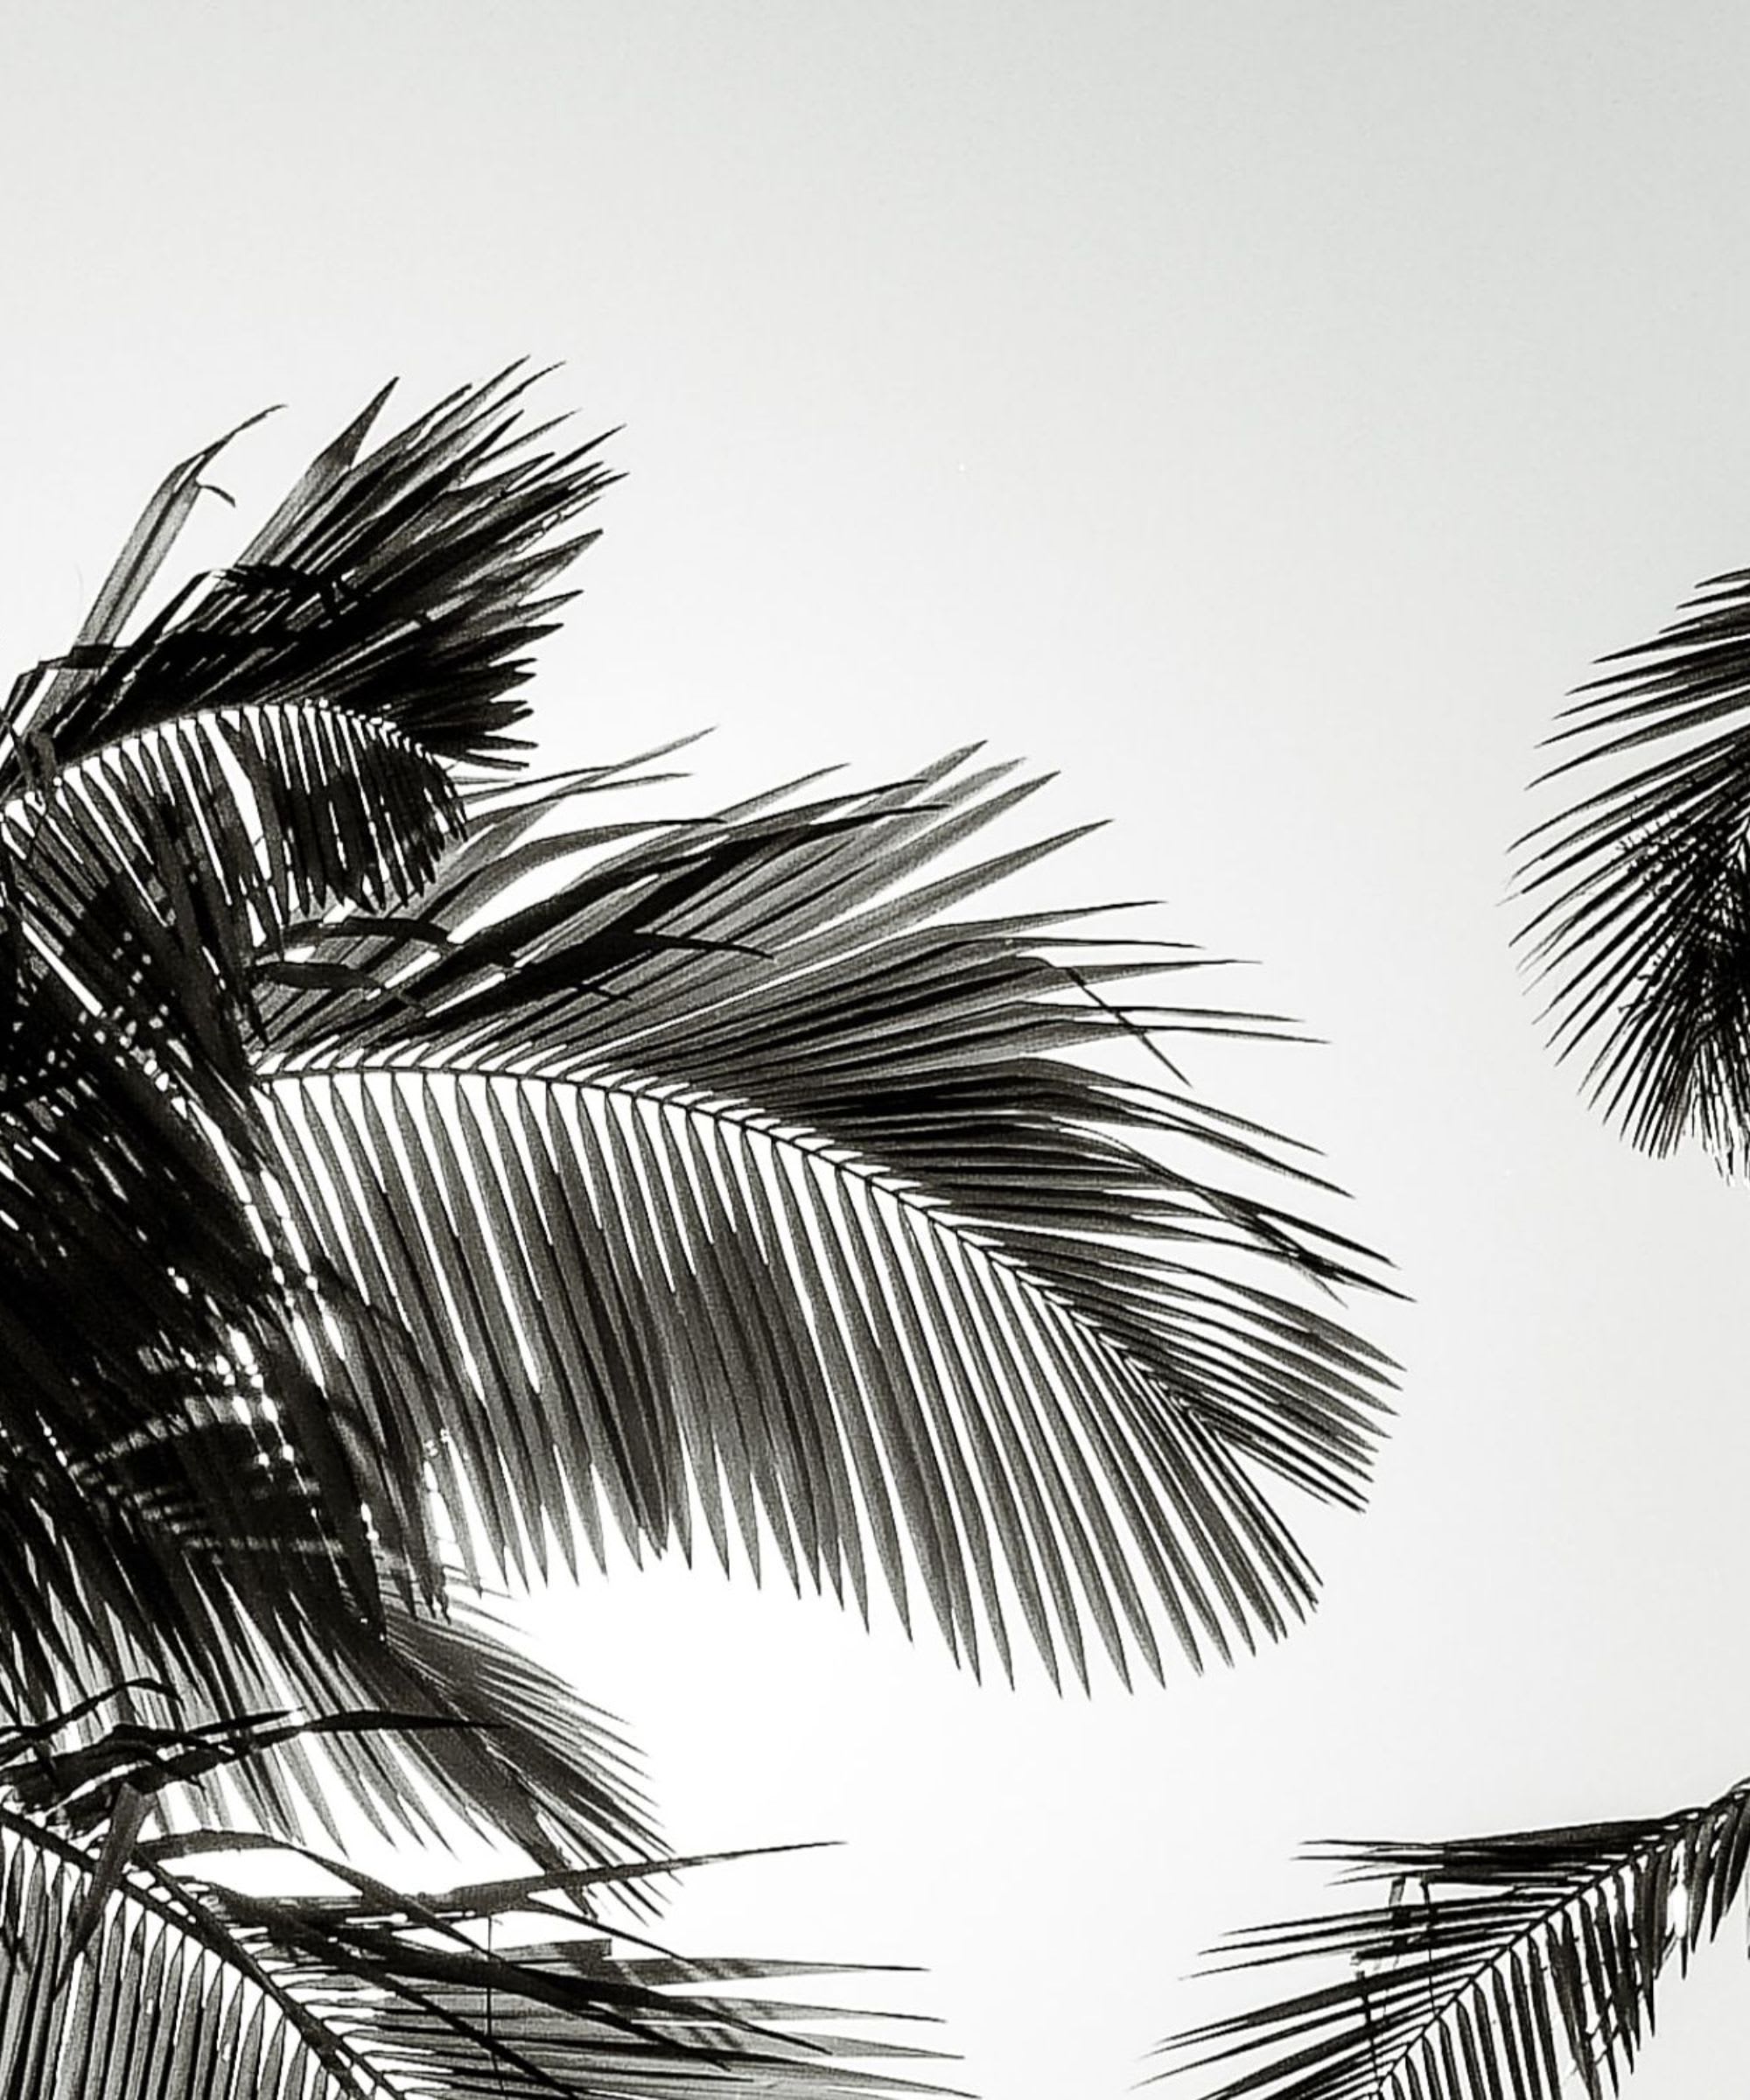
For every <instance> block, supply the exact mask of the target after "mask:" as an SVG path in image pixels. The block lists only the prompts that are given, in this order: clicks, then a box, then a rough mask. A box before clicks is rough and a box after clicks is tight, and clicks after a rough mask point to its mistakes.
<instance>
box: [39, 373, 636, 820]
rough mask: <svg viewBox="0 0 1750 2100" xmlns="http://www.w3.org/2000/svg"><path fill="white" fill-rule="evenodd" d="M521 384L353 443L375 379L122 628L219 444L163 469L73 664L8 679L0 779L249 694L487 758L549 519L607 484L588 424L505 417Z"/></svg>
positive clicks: (521, 642)
mask: <svg viewBox="0 0 1750 2100" xmlns="http://www.w3.org/2000/svg"><path fill="white" fill-rule="evenodd" d="M530 383H531V379H530V376H529V375H528V374H521V373H520V372H519V371H517V370H516V369H515V368H513V369H512V370H511V371H509V372H507V373H504V374H500V376H499V377H498V378H497V379H494V380H491V381H487V382H486V384H485V385H483V386H479V387H471V388H464V389H462V390H461V391H459V392H458V393H456V394H454V395H451V396H450V397H449V398H448V399H447V400H446V401H444V402H439V403H438V405H437V407H436V408H435V409H430V410H429V411H428V412H427V413H426V414H425V415H423V416H419V417H417V418H416V419H415V421H414V422H412V423H409V424H408V426H407V427H406V428H405V429H404V430H400V431H398V432H396V433H395V435H394V436H393V437H388V438H387V439H385V440H384V441H382V442H381V444H378V445H377V446H376V447H375V449H374V450H373V451H369V452H367V453H365V454H364V455H363V456H362V457H360V446H361V444H363V441H364V439H365V437H366V436H367V432H368V430H369V429H370V427H371V425H372V423H374V420H375V418H376V416H377V413H378V411H379V410H380V409H381V406H382V403H383V401H384V400H385V399H386V397H387V394H388V389H387V388H385V389H384V390H383V392H382V393H381V394H380V395H378V396H377V398H376V399H375V400H374V402H371V403H370V404H369V406H368V407H367V409H365V410H364V412H363V413H362V414H361V415H360V416H358V417H357V418H356V419H355V420H354V421H353V423H351V424H350V425H349V426H348V427H347V429H346V430H344V431H342V432H341V434H340V436H339V437H337V438H336V439H335V440H334V442H333V444H331V445H330V446H329V447H328V448H327V449H326V450H325V451H324V452H322V453H321V454H320V455H319V456H318V458H316V459H315V460H314V461H312V462H311V465H310V466H309V468H308V469H307V470H306V471H305V472H304V475H303V476H302V477H301V479H299V480H298V482H297V485H296V486H294V487H293V489H292V490H291V491H290V493H289V494H288V495H287V496H286V498H285V500H284V501H283V503H282V504H281V505H280V507H279V508H278V509H277V510H276V512H275V513H274V514H273V516H272V517H271V518H270V519H269V521H268V522H267V523H266V524H265V525H264V526H263V527H262V529H261V530H260V532H258V533H257V534H256V535H255V538H254V539H253V540H252V541H251V542H249V543H248V546H247V548H246V549H244V551H243V553H242V557H241V558H240V559H239V560H238V561H237V562H236V563H234V564H233V565H232V566H231V567H229V568H228V569H225V570H220V571H219V572H217V573H216V574H214V575H210V576H205V577H197V578H195V579H194V580H193V582H192V583H190V584H187V585H186V586H185V587H184V588H183V589H182V590H181V591H179V592H178V593H177V594H176V595H175V597H174V598H172V600H171V602H170V604H169V605H168V606H165V609H164V610H163V611H162V612H160V613H158V614H157V615H156V616H155V617H154V618H153V619H152V620H150V621H149V622H148V623H147V624H146V626H145V627H144V630H143V631H142V632H141V633H140V634H138V635H137V637H135V638H134V639H133V640H131V641H127V640H124V639H123V625H124V622H125V620H126V618H127V616H128V614H129V613H130V612H131V611H132V610H133V608H134V606H135V605H136V604H137V600H138V598H139V595H140V580H139V579H140V577H141V573H142V570H145V571H146V572H147V573H150V571H151V570H156V568H157V567H158V564H159V563H161V562H162V560H163V559H164V556H165V553H166V552H167V551H168V547H169V543H170V541H171V539H172V538H173V536H174V534H175V531H176V530H177V529H178V528H179V525H180V523H181V521H182V520H183V518H184V517H186V512H187V500H188V492H189V491H190V490H192V489H193V487H194V486H197V485H198V479H199V473H200V472H201V471H203V470H204V467H205V465H207V463H208V462H209V461H210V459H211V458H212V456H213V453H214V451H216V450H217V447H212V448H209V449H208V451H206V452H205V453H202V454H200V455H198V456H197V458H196V459H195V460H193V461H191V462H188V463H187V464H186V466H185V467H184V468H181V469H179V470H178V471H177V473H176V474H175V475H173V476H172V479H171V481H170V482H169V483H166V485H165V489H164V490H161V491H160V492H159V493H158V496H157V497H156V498H155V499H154V500H153V503H152V505H151V507H149V509H148V512H147V514H146V517H145V519H144V520H143V521H142V524H141V527H140V528H139V530H138V531H137V534H136V535H135V541H134V542H130V549H129V552H128V553H127V554H126V555H124V556H123V563H121V564H119V565H118V572H125V576H126V578H127V580H126V582H125V584H124V585H123V586H122V587H120V588H118V587H117V579H116V577H112V578H111V579H110V582H109V584H106V586H105V589H104V591H103V592H102V593H101V594H100V598H99V604H98V606H97V607H96V608H95V609H94V613H93V615H92V616H91V618H90V619H89V620H88V622H87V624H86V628H85V630H84V631H83V632H82V634H81V646H80V648H79V651H78V655H77V658H76V660H75V661H74V662H73V663H72V664H70V665H63V666H61V667H60V668H59V671H58V673H57V675H56V676H53V677H52V679H50V680H49V682H48V683H46V685H44V684H43V683H42V682H41V681H39V680H31V679H28V678H27V679H26V680H25V681H21V683H20V686H19V688H18V689H17V690H15V694H14V698H13V702H12V704H11V709H10V711H9V716H8V718H6V719H5V720H4V727H6V728H9V729H10V730H11V732H12V737H11V745H12V750H11V756H10V758H9V760H8V761H7V763H6V766H5V767H0V788H4V789H5V790H6V791H9V792H10V791H11V789H12V788H13V787H14V785H15V782H16V781H18V778H20V777H21V776H22V774H24V772H25V768H26V767H27V764H28V759H27V756H26V752H27V747H29V746H35V747H36V748H38V750H44V751H45V752H46V753H48V754H50V755H51V756H52V760H53V762H54V763H55V764H57V765H59V766H61V767H66V766H69V765H72V764H73V763H74V762H76V761H77V760H81V759H84V758H88V757H89V756H91V754H92V753H94V752H95V751H96V750H97V749H98V748H100V747H101V746H102V745H104V744H107V743H112V742H114V741H116V739H121V738H124V737H133V736H137V735H139V734H141V733H142V732H144V731H146V730H148V729H151V728H153V727H156V726H158V725H162V724H164V723H165V722H168V721H171V720H174V719H178V718H186V717H187V716H190V715H192V714H195V713H200V712H206V711H212V710H227V709H236V708H255V707H259V706H269V707H276V706H289V707H292V708H301V707H307V706H311V705H314V706H320V707H322V708H325V709H329V710H332V711H335V712H338V713H341V714H346V715H350V716H352V717H353V718H356V719H359V720H373V721H376V722H380V723H382V724H385V725H388V726H389V727H391V728H393V729H394V730H395V731H396V732H398V733H399V735H400V736H401V737H402V738H403V739H406V740H407V742H408V743H409V744H410V745H412V746H415V747H416V748H417V749H418V750H420V751H422V752H424V753H428V754H430V755H431V756H433V757H437V758H444V759H449V760H466V761H471V762H472V763H475V764H481V763H500V762H502V759H503V755H504V753H506V752H507V750H509V749H513V748H514V739H513V738H512V737H511V735H510V732H511V731H512V730H513V729H514V725H516V724H517V723H518V722H519V721H520V720H521V718H523V716H524V715H525V714H526V712H527V709H526V707H525V705H524V704H522V702H521V701H520V700H519V699H518V698H516V697H515V690H516V688H517V687H518V686H519V685H520V684H521V683H522V682H523V680H524V679H525V678H526V677H527V676H528V667H527V662H526V660H525V657H524V654H523V653H524V652H525V651H526V650H527V649H528V647H529V646H530V645H531V644H532V643H533V642H535V641H537V640H539V638H540V637H541V636H542V634H545V633H547V632H548V631H549V626H550V617H551V615H552V613H554V612H555V611H556V608H557V607H558V606H559V605H561V604H563V602H564V600H563V597H555V596H553V595H551V589H550V587H551V585H552V584H553V583H554V581H555V580H556V577H557V576H558V574H559V572H560V571H561V570H563V568H564V567H565V566H566V565H567V564H568V563H570V561H571V559H572V558H573V557H574V556H575V555H576V554H577V552H578V550H579V549H581V548H582V547H584V546H586V545H588V544H589V542H591V540H593V539H594V537H595V536H596V535H594V534H593V533H584V534H575V533H574V534H571V535H570V536H569V537H566V536H564V535H565V529H566V528H567V527H568V526H569V525H570V524H572V523H573V522H574V521H575V520H576V519H577V515H578V514H579V513H580V512H582V511H583V510H584V509H585V508H586V507H588V506H589V505H590V504H591V502H592V501H593V500H595V498H596V497H597V496H598V494H599V493H601V491H602V490H603V489H604V488H605V487H606V486H608V484H609V483H610V481H611V480H612V479H613V476H612V475H611V474H610V473H608V472H606V469H604V468H603V467H602V466H601V465H600V464H599V463H598V460H597V459H596V458H595V453H596V451H597V449H598V445H599V444H600V443H601V440H600V439H599V438H598V439H595V440H592V441H591V442H590V443H587V444H583V445H580V446H576V447H573V448H571V449H570V450H569V451H542V450H541V449H539V447H540V440H541V439H542V437H543V436H544V435H545V434H546V430H545V426H542V427H535V428H530V427H527V426H526V425H525V424H524V423H522V420H521V402H522V398H523V396H524V395H525V394H526V392H527V390H528V386H529V384H530ZM55 668H56V667H53V666H50V667H45V670H48V671H52V670H55Z"/></svg>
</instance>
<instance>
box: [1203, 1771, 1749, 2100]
mask: <svg viewBox="0 0 1750 2100" xmlns="http://www.w3.org/2000/svg"><path fill="white" fill-rule="evenodd" d="M1320 1849H1321V1854H1322V1856H1323V1857H1325V1858H1327V1859H1333V1860H1334V1861H1336V1862H1338V1863H1339V1864H1341V1865H1342V1866H1345V1867H1346V1868H1347V1869H1348V1875H1347V1878H1348V1879H1349V1880H1361V1881H1366V1882H1372V1883H1376V1884H1379V1883H1387V1882H1389V1883H1390V1901H1389V1902H1387V1903H1386V1904H1385V1905H1383V1907H1379V1908H1371V1909H1364V1910H1352V1911H1347V1912H1340V1913H1337V1914H1334V1915H1329V1916H1325V1917H1316V1918H1309V1919H1305V1920H1301V1921H1299V1922H1295V1923H1292V1924H1285V1925H1271V1926H1265V1927H1261V1928H1258V1929H1253V1930H1250V1931H1247V1932H1244V1933H1242V1934H1240V1935H1238V1936H1236V1937H1235V1938H1234V1939H1233V1940H1231V1941H1230V1942H1229V1943H1228V1944H1227V1946H1226V1947H1225V1948H1224V1949H1223V1950H1222V1959H1221V1960H1220V1961H1219V1962H1218V1964H1217V1967H1218V1968H1219V1969H1222V1970H1227V1971H1231V1970H1244V1971H1250V1970H1254V1969H1256V1970H1259V1971H1264V1972H1266V1973H1270V1974H1275V1973H1277V1972H1278V1971H1281V1970H1282V1969H1284V1968H1287V1969H1289V1970H1290V1971H1293V1972H1294V1973H1296V1974H1301V1973H1305V1972H1307V1971H1310V1972H1311V1973H1312V1975H1313V1976H1315V1977H1318V1978H1320V1980H1319V1981H1317V1982H1309V1983H1308V1985H1306V1987H1305V1988H1302V1989H1299V1990H1294V1991H1290V1992H1288V1993H1286V1994H1285V1995H1281V1996H1278V1997H1275V1998H1272V1999H1271V2001H1270V2002H1268V2003H1266V2004H1264V2005H1258V2006H1257V2007H1255V2008H1252V2009H1250V2010H1248V2011H1245V2012H1239V2013H1236V2014H1234V2015H1231V2016H1230V2017H1229V2018H1227V2019H1221V2020H1216V2021H1214V2022H1212V2023H1210V2024H1209V2025H1208V2026H1201V2027H1197V2028H1194V2029H1192V2030H1190V2031H1189V2032H1187V2033H1183V2034H1181V2035H1180V2036H1178V2037H1177V2038H1176V2039H1175V2040H1173V2041H1172V2042H1169V2043H1167V2044H1166V2045H1164V2047H1165V2049H1166V2051H1167V2052H1168V2053H1171V2054H1175V2055H1177V2056H1179V2057H1180V2059H1181V2061H1180V2062H1179V2063H1178V2064H1175V2065H1174V2066H1173V2067H1172V2068H1173V2070H1174V2071H1178V2072H1184V2071H1208V2070H1209V2069H1211V2068H1214V2067H1217V2066H1219V2067H1222V2083H1221V2084H1220V2085H1219V2087H1216V2088H1214V2089H1213V2090H1214V2091H1215V2093H1217V2094H1219V2096H1220V2100H1240V2096H1242V2095H1245V2096H1252V2100H1555V2096H1556V2093H1557V2091H1558V2087H1559V2085H1560V2083H1561V2082H1562V2079H1563V2076H1564V2066H1565V2064H1568V2065H1572V2067H1573V2068H1575V2069H1576V2070H1577V2071H1578V2073H1579V2075H1580V2077H1581V2078H1582V2079H1583V2080H1584V2082H1585V2084H1586V2089H1587V2091H1588V2093H1589V2094H1590V2095H1591V2096H1593V2100H1601V2095H1602V2093H1603V2091H1604V2089H1605V2087H1606V2086H1607V2085H1608V2087H1609V2088H1610V2089H1611V2090H1612V2091H1614V2090H1615V2089H1617V2087H1618V2086H1619V2084H1620V2082H1621V2078H1622V2075H1623V2074H1624V2073H1625V2072H1626V2071H1628V2069H1629V2068H1631V2067H1632V2065H1633V2064H1634V2062H1635V2059H1636V2057H1637V2056H1638V2054H1639V2053H1640V2050H1641V2048H1642V2046H1643V2044H1644V2043H1645V2041H1646V2040H1648V2038H1649V2037H1650V2035H1651V2034H1652V2033H1653V2026H1654V2014H1655V1998H1656V1985H1657V1983H1658V1981H1659V1978H1660V1977H1661V1976H1662V1974H1663V1972H1664V1971H1665V1969H1666V1967H1667V1965H1668V1964H1669V1963H1670V1959H1671V1957H1672V1956H1673V1955H1674V1954H1675V1955H1676V1956H1677V1960H1678V1963H1679V1964H1680V1965H1682V1966H1686V1965H1687V1964H1688V1961H1689V1957H1690V1956H1691V1954H1693V1953H1694V1951H1695V1950H1696V1949H1697V1948H1698V1945H1699V1944H1700V1943H1701V1942H1702V1941H1703V1940H1704V1939H1707V1938H1711V1937H1712V1936H1713V1935H1714V1934H1715V1933H1716V1932H1717V1931H1718V1930H1719V1926H1720V1924H1721V1922H1722V1921H1723V1919H1724V1918H1725V1916H1726V1912H1727V1910H1728V1909H1729V1908H1730V1907H1731V1905H1732V1903H1733V1901H1735V1899H1736V1898H1737V1897H1738V1895H1739V1894H1740V1891H1741V1889H1742V1887H1743V1882H1744V1872H1745V1866H1746V1863H1747V1861H1750V1782H1740V1784H1739V1785H1738V1786H1736V1787H1734V1788H1733V1789H1731V1790H1730V1791H1729V1792H1728V1793H1726V1794H1724V1795H1722V1796H1720V1797H1719V1800H1717V1801H1713V1802H1711V1803H1707V1804H1706V1805H1705V1807H1702V1808H1697V1809H1686V1810H1680V1811H1679V1812H1677V1813H1676V1814H1674V1815H1670V1816H1663V1817H1656V1818H1652V1819H1649V1820H1647V1821H1642V1822H1625V1823H1614V1824H1583V1825H1578V1826H1575V1827H1573V1828H1570V1829H1560V1830H1545V1831H1523V1832H1516V1833H1514V1834H1512V1835H1509V1836H1503V1837H1495V1838H1468V1839H1464V1840H1460V1841H1456V1842H1452V1843H1446V1844H1435V1845H1404V1844H1385V1843H1367V1844H1361V1845H1348V1844H1345V1845H1329V1846H1326V1847H1323V1848H1320ZM1229 2067H1231V2068H1229Z"/></svg>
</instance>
